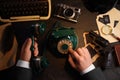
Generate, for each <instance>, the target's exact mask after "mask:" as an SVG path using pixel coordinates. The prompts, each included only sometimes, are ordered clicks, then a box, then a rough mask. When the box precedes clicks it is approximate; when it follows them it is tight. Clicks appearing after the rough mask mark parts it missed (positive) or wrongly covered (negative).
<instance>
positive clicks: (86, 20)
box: [12, 0, 120, 80]
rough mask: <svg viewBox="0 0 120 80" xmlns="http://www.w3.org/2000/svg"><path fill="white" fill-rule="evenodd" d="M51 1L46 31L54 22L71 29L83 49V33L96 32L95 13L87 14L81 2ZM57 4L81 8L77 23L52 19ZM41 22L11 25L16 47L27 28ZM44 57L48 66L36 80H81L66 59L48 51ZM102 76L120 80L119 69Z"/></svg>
mask: <svg viewBox="0 0 120 80" xmlns="http://www.w3.org/2000/svg"><path fill="white" fill-rule="evenodd" d="M51 1H52V15H51V18H50V19H49V20H47V21H45V22H46V23H47V30H49V29H51V27H52V26H53V24H54V23H55V22H56V21H59V22H61V23H62V25H63V26H65V27H73V28H75V31H76V33H77V35H78V40H79V44H78V47H83V46H84V45H85V44H84V38H83V33H84V32H86V31H90V30H98V28H97V24H96V16H97V13H91V12H89V11H88V10H87V9H86V8H85V7H84V5H83V3H82V1H81V0H51ZM58 3H65V4H68V5H71V6H76V7H79V8H81V15H80V17H79V19H78V22H77V23H73V22H70V21H66V20H63V19H60V18H57V17H54V16H53V15H54V7H55V5H56V4H58ZM39 22H41V21H35V22H20V23H13V24H12V25H13V28H14V31H15V36H16V39H17V42H18V47H20V48H21V45H22V43H23V42H24V40H25V39H26V38H27V37H29V33H27V30H29V26H31V25H32V24H35V23H39ZM45 55H46V57H47V59H48V61H49V63H50V64H49V66H48V67H47V68H46V69H45V71H44V72H43V73H42V74H40V76H39V77H37V80H81V79H80V75H79V73H78V72H76V71H75V70H74V69H72V68H71V67H70V65H69V63H68V62H67V57H65V58H58V57H56V56H54V55H53V54H52V53H50V51H48V50H46V51H45ZM104 74H105V75H106V77H107V78H108V79H107V80H120V76H119V75H120V69H119V67H116V68H113V69H107V70H105V71H104Z"/></svg>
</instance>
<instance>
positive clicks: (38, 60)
mask: <svg viewBox="0 0 120 80" xmlns="http://www.w3.org/2000/svg"><path fill="white" fill-rule="evenodd" d="M42 26H43V24H42ZM34 27H38V30H37V31H35V30H36V29H35V30H34V31H33V32H34V33H35V32H38V33H40V34H38V35H41V33H43V31H41V30H40V29H39V26H34ZM43 27H44V26H43ZM40 28H41V26H40ZM42 30H43V29H42ZM34 36H35V34H33V35H32V36H31V39H32V45H31V52H32V57H31V62H30V66H31V69H32V72H33V75H39V74H40V73H42V72H43V71H44V69H45V68H46V67H47V66H48V64H49V62H48V60H47V58H46V57H45V56H43V54H42V55H40V54H38V56H34V49H35V48H34V43H35V37H34ZM38 45H39V43H38Z"/></svg>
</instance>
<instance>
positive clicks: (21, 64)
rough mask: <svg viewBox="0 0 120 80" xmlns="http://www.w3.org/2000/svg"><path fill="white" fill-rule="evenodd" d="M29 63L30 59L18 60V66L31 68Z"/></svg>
mask: <svg viewBox="0 0 120 80" xmlns="http://www.w3.org/2000/svg"><path fill="white" fill-rule="evenodd" d="M29 64H30V63H29V62H28V61H24V60H18V62H17V64H16V66H18V67H23V68H28V69H30V66H29Z"/></svg>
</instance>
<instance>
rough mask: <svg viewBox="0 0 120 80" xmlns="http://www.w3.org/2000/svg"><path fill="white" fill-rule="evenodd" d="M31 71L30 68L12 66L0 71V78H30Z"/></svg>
mask: <svg viewBox="0 0 120 80" xmlns="http://www.w3.org/2000/svg"><path fill="white" fill-rule="evenodd" d="M31 79H32V72H31V70H30V69H26V68H22V67H17V66H13V67H10V68H8V69H5V70H2V71H0V80H31Z"/></svg>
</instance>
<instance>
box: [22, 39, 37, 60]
mask: <svg viewBox="0 0 120 80" xmlns="http://www.w3.org/2000/svg"><path fill="white" fill-rule="evenodd" d="M31 45H32V40H31V38H28V39H26V41H25V42H24V44H23V46H22V49H21V56H20V59H21V60H24V61H30V58H31V50H30V48H31ZM37 55H38V44H37V43H36V42H35V43H34V56H37Z"/></svg>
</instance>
